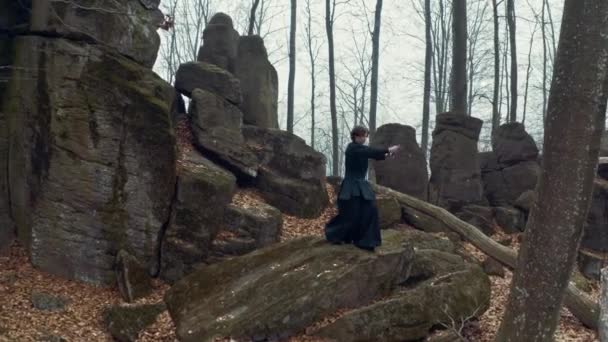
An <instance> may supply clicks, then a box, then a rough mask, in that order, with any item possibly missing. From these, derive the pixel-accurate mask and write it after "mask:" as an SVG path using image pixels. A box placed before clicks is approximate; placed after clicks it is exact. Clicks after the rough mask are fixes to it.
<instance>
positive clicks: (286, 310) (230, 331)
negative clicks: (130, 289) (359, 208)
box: [165, 230, 490, 341]
mask: <svg viewBox="0 0 608 342" xmlns="http://www.w3.org/2000/svg"><path fill="white" fill-rule="evenodd" d="M383 235H384V238H383V240H384V244H383V246H382V247H380V248H379V249H378V251H377V252H376V253H368V252H366V251H362V250H360V249H357V248H356V247H353V246H335V245H330V244H328V243H327V242H325V241H323V239H321V238H317V237H306V238H301V239H296V240H292V241H289V242H286V243H282V244H275V245H273V246H270V247H267V248H265V249H261V250H258V251H255V252H253V253H249V254H247V255H244V256H241V257H236V258H232V259H229V260H226V261H224V262H222V263H219V264H214V265H210V266H205V267H202V268H200V269H199V270H197V271H195V272H194V273H192V274H191V275H189V276H188V277H186V278H184V279H182V280H180V281H179V282H178V283H176V284H175V285H174V286H173V287H172V288H171V289H170V290H169V291H168V292H167V294H166V296H165V302H166V303H167V306H168V308H169V313H170V314H171V317H172V318H173V321H174V322H175V323H176V327H177V335H178V338H179V339H180V340H181V341H208V340H212V339H213V338H216V337H220V338H228V337H230V338H233V339H246V340H262V339H281V338H287V337H289V336H291V335H294V334H296V333H299V332H300V331H302V329H304V328H305V327H308V326H310V325H311V324H312V323H314V322H317V321H319V320H321V319H323V318H324V317H326V316H329V315H332V314H334V313H335V312H336V311H337V310H340V309H343V308H352V309H354V310H353V311H351V312H349V313H347V314H346V315H345V316H343V320H342V321H340V320H339V321H337V322H335V323H334V324H333V325H332V326H330V327H327V329H325V330H324V331H323V332H319V334H322V335H324V336H331V337H334V336H339V337H340V338H339V340H345V341H346V340H351V339H350V337H351V336H352V333H353V332H354V331H355V330H353V329H349V328H351V327H353V326H355V327H358V326H360V324H358V323H359V322H363V321H364V320H365V318H366V317H377V318H378V321H377V324H374V325H372V326H371V327H369V328H368V329H366V330H359V332H360V333H361V334H362V336H374V337H375V335H372V334H374V333H376V332H378V331H380V329H381V327H382V328H384V330H383V331H385V332H386V333H385V335H382V334H380V335H378V337H380V338H381V339H380V340H382V341H384V340H390V339H388V336H397V338H401V339H407V338H409V337H411V336H417V338H421V337H424V336H426V335H427V334H428V333H429V330H430V328H431V327H432V326H433V325H434V324H439V323H440V322H442V321H443V320H444V319H447V317H446V316H445V315H442V312H443V311H442V309H443V308H444V306H445V304H446V303H447V305H448V309H449V310H448V312H449V313H450V314H451V315H453V316H452V317H454V318H456V319H458V317H464V316H466V315H481V314H482V313H483V312H484V311H485V310H486V309H487V307H488V303H489V293H490V284H489V281H488V278H487V276H485V274H483V272H482V271H481V269H480V268H479V267H478V266H473V265H468V264H465V263H464V262H463V260H462V259H461V258H460V257H459V256H457V255H455V254H453V253H454V246H453V245H452V244H451V243H450V242H449V241H447V240H443V239H439V238H436V237H433V236H431V235H428V234H425V233H422V232H418V231H414V230H404V231H396V230H385V231H383ZM262 288H263V289H264V291H260V289H262ZM253 292H255V295H252V293H253ZM387 297H388V299H387ZM380 298H383V299H382V301H380V302H378V303H375V304H371V305H370V303H371V302H372V301H374V300H377V299H380ZM375 308H379V310H374V309H375ZM408 308H409V309H408ZM413 308H421V310H420V312H418V311H417V310H412V309H413ZM370 315H371V316H370ZM417 319H420V320H419V321H416V320H417ZM374 321H375V320H374ZM401 322H412V323H411V324H412V328H414V327H416V328H415V329H405V330H404V329H402V328H400V327H401V326H402V325H401ZM406 330H415V332H412V334H414V335H408V333H407V332H406ZM342 337H348V338H346V339H342ZM384 338H386V339H384ZM374 340H375V339H374Z"/></svg>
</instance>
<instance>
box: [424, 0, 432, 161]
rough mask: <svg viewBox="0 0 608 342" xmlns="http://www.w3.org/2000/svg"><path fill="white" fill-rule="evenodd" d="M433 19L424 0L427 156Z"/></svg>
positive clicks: (427, 146)
mask: <svg viewBox="0 0 608 342" xmlns="http://www.w3.org/2000/svg"><path fill="white" fill-rule="evenodd" d="M432 25H433V23H432V21H431V0H424V32H425V45H426V49H425V52H424V98H423V100H422V139H421V145H422V152H423V153H424V157H425V158H426V156H427V154H428V149H429V120H430V117H431V113H430V111H431V68H432V64H433V37H432V30H433V29H432Z"/></svg>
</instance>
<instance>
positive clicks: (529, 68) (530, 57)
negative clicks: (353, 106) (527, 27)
mask: <svg viewBox="0 0 608 342" xmlns="http://www.w3.org/2000/svg"><path fill="white" fill-rule="evenodd" d="M537 27H538V22H537V23H536V25H534V29H533V30H532V35H531V36H530V46H529V49H528V66H527V68H526V86H525V89H524V110H523V114H522V118H521V123H522V124H525V123H526V110H527V107H528V88H529V84H530V74H532V47H533V46H534V35H535V34H536V29H537Z"/></svg>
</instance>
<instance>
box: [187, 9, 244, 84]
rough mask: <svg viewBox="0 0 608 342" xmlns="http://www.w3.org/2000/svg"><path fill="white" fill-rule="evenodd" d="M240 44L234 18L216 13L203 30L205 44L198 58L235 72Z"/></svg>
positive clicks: (200, 60)
mask: <svg viewBox="0 0 608 342" xmlns="http://www.w3.org/2000/svg"><path fill="white" fill-rule="evenodd" d="M238 44H239V33H238V32H237V31H236V30H235V29H234V25H233V23H232V18H230V16H228V15H227V14H224V13H221V12H220V13H216V14H215V15H214V16H213V17H212V18H211V20H209V23H208V24H207V26H206V27H205V30H204V31H203V45H202V46H201V47H200V49H199V50H198V58H197V60H198V61H199V62H207V63H211V64H215V65H217V66H218V67H220V68H222V69H225V70H227V71H229V72H234V70H235V65H236V56H237V49H238Z"/></svg>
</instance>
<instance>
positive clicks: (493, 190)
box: [480, 123, 541, 206]
mask: <svg viewBox="0 0 608 342" xmlns="http://www.w3.org/2000/svg"><path fill="white" fill-rule="evenodd" d="M492 149H493V151H492V152H484V153H480V159H481V172H482V178H483V185H484V195H485V196H486V198H487V199H488V201H489V202H490V204H492V205H493V206H512V205H513V204H514V203H515V201H516V200H517V198H518V197H519V196H521V195H522V194H523V193H524V192H526V191H528V190H534V188H535V187H536V183H537V182H538V179H539V177H540V171H541V168H540V164H539V163H538V148H537V147H536V143H535V142H534V139H533V138H532V137H531V136H530V135H529V134H528V133H527V132H526V131H525V128H524V126H523V125H522V124H521V123H508V124H504V125H501V126H500V127H499V128H498V129H497V131H496V133H495V136H494V141H493V142H492Z"/></svg>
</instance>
